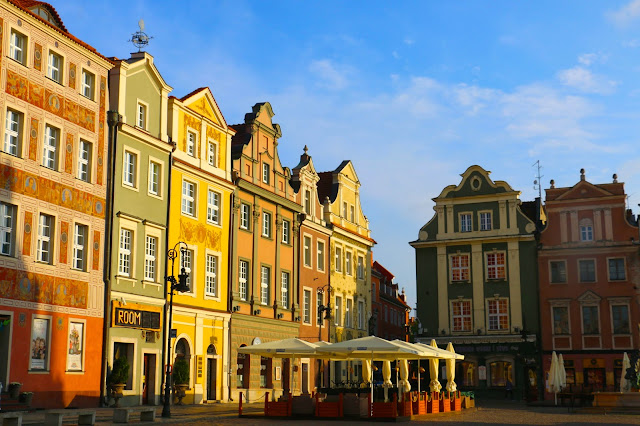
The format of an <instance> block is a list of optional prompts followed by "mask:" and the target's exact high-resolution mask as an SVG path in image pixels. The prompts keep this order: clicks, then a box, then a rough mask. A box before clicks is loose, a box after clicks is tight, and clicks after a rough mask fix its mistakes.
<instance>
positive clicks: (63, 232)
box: [60, 222, 69, 263]
mask: <svg viewBox="0 0 640 426" xmlns="http://www.w3.org/2000/svg"><path fill="white" fill-rule="evenodd" d="M68 242H69V223H68V222H60V263H67V253H68V249H67V244H68Z"/></svg>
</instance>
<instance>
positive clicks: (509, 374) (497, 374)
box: [489, 361, 513, 387]
mask: <svg viewBox="0 0 640 426" xmlns="http://www.w3.org/2000/svg"><path fill="white" fill-rule="evenodd" d="M489 369H490V372H491V386H496V387H504V386H507V381H509V382H511V384H512V385H513V364H511V363H510V362H508V361H497V362H492V363H490V364H489Z"/></svg>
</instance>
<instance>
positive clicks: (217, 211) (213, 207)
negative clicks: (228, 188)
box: [207, 188, 222, 226]
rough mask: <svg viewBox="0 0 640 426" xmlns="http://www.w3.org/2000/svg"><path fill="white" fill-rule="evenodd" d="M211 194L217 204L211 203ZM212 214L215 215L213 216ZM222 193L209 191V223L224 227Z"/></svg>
mask: <svg viewBox="0 0 640 426" xmlns="http://www.w3.org/2000/svg"><path fill="white" fill-rule="evenodd" d="M211 194H213V195H214V199H216V200H217V203H215V202H214V203H213V204H212V203H211ZM212 213H214V214H213V215H212ZM221 219H222V193H221V192H218V191H216V190H214V189H211V188H208V190H207V223H209V224H212V225H216V226H222V220H221Z"/></svg>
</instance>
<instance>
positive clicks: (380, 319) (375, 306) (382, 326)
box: [369, 260, 411, 340]
mask: <svg viewBox="0 0 640 426" xmlns="http://www.w3.org/2000/svg"><path fill="white" fill-rule="evenodd" d="M393 279H394V275H393V274H392V273H391V272H389V270H388V269H387V268H385V267H384V266H382V265H381V264H380V263H378V261H377V260H376V261H374V262H373V266H372V267H371V312H372V318H373V319H372V320H371V322H370V328H369V330H370V331H369V332H370V334H372V335H374V336H378V337H382V338H383V339H387V340H394V339H398V340H407V337H408V334H409V330H408V328H407V327H408V325H409V313H410V312H411V308H410V307H409V305H408V304H407V297H406V295H405V293H404V290H403V291H402V292H399V289H398V284H397V283H394V282H393Z"/></svg>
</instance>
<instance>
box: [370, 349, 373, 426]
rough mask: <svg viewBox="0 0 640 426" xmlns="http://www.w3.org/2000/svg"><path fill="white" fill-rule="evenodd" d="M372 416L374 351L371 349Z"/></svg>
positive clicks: (371, 408)
mask: <svg viewBox="0 0 640 426" xmlns="http://www.w3.org/2000/svg"><path fill="white" fill-rule="evenodd" d="M369 409H370V410H371V416H370V417H373V351H371V407H370V408H369Z"/></svg>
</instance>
